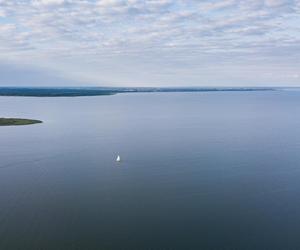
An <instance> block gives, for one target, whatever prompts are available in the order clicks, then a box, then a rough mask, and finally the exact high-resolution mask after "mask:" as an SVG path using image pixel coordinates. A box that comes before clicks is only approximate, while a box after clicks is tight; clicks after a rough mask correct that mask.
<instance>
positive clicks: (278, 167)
mask: <svg viewBox="0 0 300 250" xmlns="http://www.w3.org/2000/svg"><path fill="white" fill-rule="evenodd" d="M0 114H1V115H0V116H2V117H20V118H30V119H31V118H32V119H39V120H42V121H43V123H42V124H35V125H29V126H18V127H0V249H9V250H11V249H13V250H14V249H22V250H24V249H30V250H34V249H272V250H274V249H299V248H300V238H299V231H300V199H299V196H300V153H299V152H300V115H299V114H300V91H284V90H281V91H251V92H238V91H236V92H192V93H180V92H178V93H122V94H117V95H108V96H94V97H0ZM117 155H120V156H121V158H122V162H120V163H117V162H116V161H115V159H116V157H117Z"/></svg>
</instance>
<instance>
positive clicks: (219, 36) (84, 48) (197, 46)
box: [0, 0, 300, 86]
mask: <svg viewBox="0 0 300 250" xmlns="http://www.w3.org/2000/svg"><path fill="white" fill-rule="evenodd" d="M12 85H22V86H25V85H27V86H32V85H35V86H37V85H38V86H54V85H56V86H62V85H66V86H70V85H74V86H75V85H76V86H77V85H82V86H89V85H90V86H94V85H97V86H279V85H283V86H300V0H247V1H246V0H244V1H241V0H240V1H239V0H223V1H221V0H211V1H207V0H147V1H146V0H0V86H12Z"/></svg>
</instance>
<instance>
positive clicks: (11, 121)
mask: <svg viewBox="0 0 300 250" xmlns="http://www.w3.org/2000/svg"><path fill="white" fill-rule="evenodd" d="M36 123H42V121H40V120H32V119H20V118H0V126H19V125H31V124H36Z"/></svg>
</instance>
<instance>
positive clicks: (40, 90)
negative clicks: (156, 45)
mask: <svg viewBox="0 0 300 250" xmlns="http://www.w3.org/2000/svg"><path fill="white" fill-rule="evenodd" d="M272 90H276V89H275V88H271V87H270V88H267V87H244V88H242V87H219V88H217V87H197V88H192V87H190V88H148V87H133V88H129V87H128V88H125V87H124V88H117V87H115V88H109V87H62V88H58V87H0V96H24V97H26V96H28V97H76V96H107V95H114V94H120V93H153V92H220V91H223V92H225V91H227V92H233V91H272Z"/></svg>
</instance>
